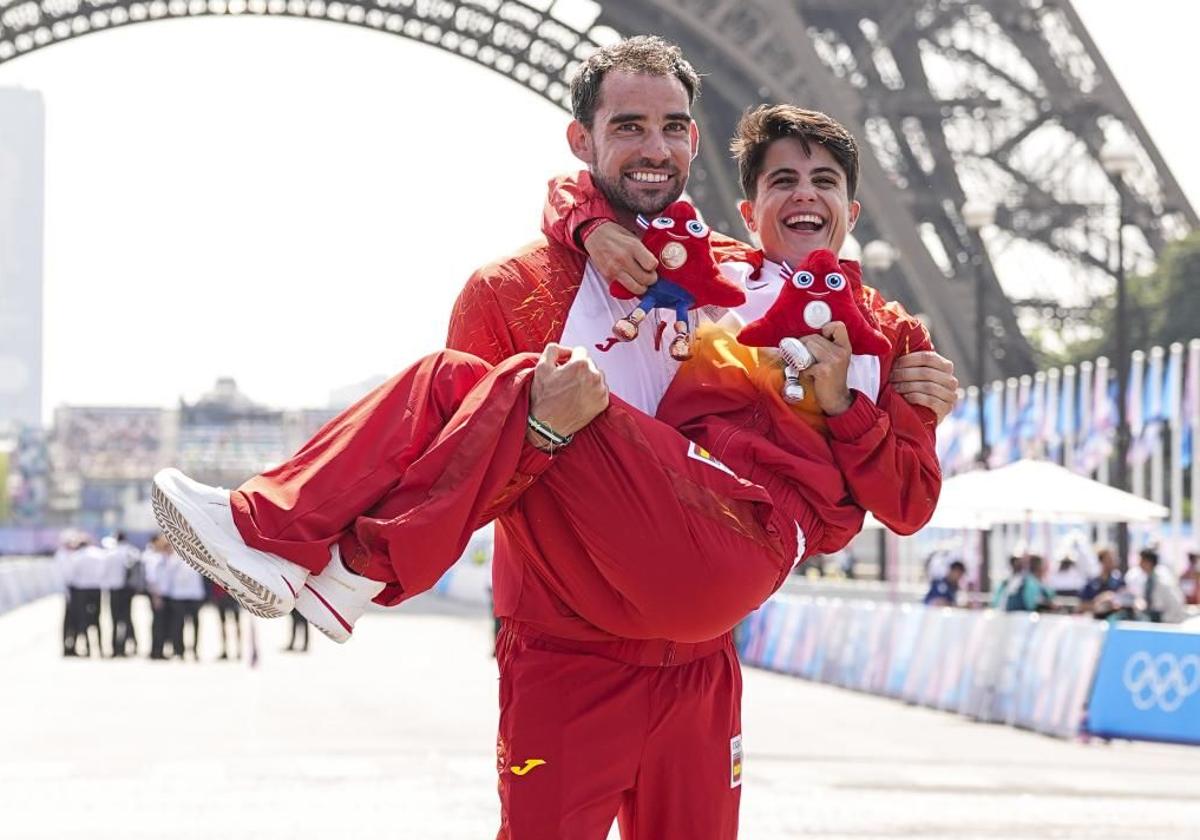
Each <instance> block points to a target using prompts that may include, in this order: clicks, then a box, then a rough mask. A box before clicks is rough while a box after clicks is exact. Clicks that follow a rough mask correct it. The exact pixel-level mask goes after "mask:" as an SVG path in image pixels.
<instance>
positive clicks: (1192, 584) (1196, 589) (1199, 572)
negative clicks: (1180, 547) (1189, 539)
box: [1179, 551, 1200, 605]
mask: <svg viewBox="0 0 1200 840" xmlns="http://www.w3.org/2000/svg"><path fill="white" fill-rule="evenodd" d="M1179 588H1180V589H1182V590H1183V597H1184V599H1185V600H1186V601H1187V602H1188V603H1189V604H1193V605H1195V604H1200V551H1189V552H1188V555H1187V568H1186V569H1184V570H1183V574H1181V575H1180V576H1179Z"/></svg>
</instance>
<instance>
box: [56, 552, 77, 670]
mask: <svg viewBox="0 0 1200 840" xmlns="http://www.w3.org/2000/svg"><path fill="white" fill-rule="evenodd" d="M77 548H79V535H78V533H76V532H75V531H73V530H70V529H68V530H66V531H63V532H62V534H60V535H59V543H58V550H57V551H55V552H54V565H55V566H56V567H57V568H58V574H59V577H60V578H61V579H62V582H63V628H62V638H63V656H76V655H77V654H76V652H75V643H76V642H77V641H78V638H79V634H78V632H77V631H76V629H75V613H76V612H77V611H78V610H79V597H80V596H79V595H78V594H77V593H76V591H75V587H74V585H73V584H72V575H71V560H72V557H73V555H74V553H75V549H77Z"/></svg>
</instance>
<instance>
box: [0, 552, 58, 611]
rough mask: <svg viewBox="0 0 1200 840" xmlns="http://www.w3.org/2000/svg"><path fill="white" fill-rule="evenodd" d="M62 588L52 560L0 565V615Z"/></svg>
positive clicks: (23, 561) (11, 561)
mask: <svg viewBox="0 0 1200 840" xmlns="http://www.w3.org/2000/svg"><path fill="white" fill-rule="evenodd" d="M63 588H64V587H63V581H62V574H61V572H60V571H59V569H58V567H57V566H56V565H55V564H54V562H53V561H52V560H5V561H3V562H0V614H3V613H5V612H8V611H9V610H13V609H16V608H17V607H19V606H22V605H23V604H28V603H30V602H31V601H36V600H38V599H39V598H43V597H45V596H46V595H51V594H54V593H56V592H62V591H63Z"/></svg>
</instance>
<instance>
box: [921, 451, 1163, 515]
mask: <svg viewBox="0 0 1200 840" xmlns="http://www.w3.org/2000/svg"><path fill="white" fill-rule="evenodd" d="M1168 513H1169V512H1168V510H1167V509H1166V508H1165V507H1163V506H1162V505H1159V504H1155V503H1154V502H1151V501H1148V500H1146V499H1143V498H1140V497H1138V496H1135V495H1133V494H1132V493H1126V492H1125V491H1123V490H1118V489H1117V488H1115V487H1109V486H1108V485H1107V484H1101V483H1100V482H1098V481H1093V480H1092V479H1090V478H1087V477H1085V476H1082V475H1078V474H1076V473H1073V472H1071V471H1070V470H1068V469H1065V468H1064V467H1060V466H1058V465H1057V464H1053V463H1050V462H1049V461H1032V460H1023V461H1017V462H1015V463H1012V464H1008V465H1007V466H1003V467H998V468H997V469H994V470H976V471H975V472H969V473H964V474H963V475H956V476H954V478H951V479H947V480H946V482H945V483H943V484H942V495H941V498H940V500H939V502H938V507H937V512H936V513H935V514H934V521H932V522H930V523H929V524H930V525H931V526H935V527H959V528H961V527H964V526H966V525H967V524H970V523H973V524H974V526H975V527H978V528H987V527H990V526H992V525H1002V524H1006V523H1020V522H1097V523H1100V522H1135V523H1136V522H1152V521H1154V520H1157V519H1163V518H1165V517H1166V516H1167V515H1168ZM943 523H947V524H943Z"/></svg>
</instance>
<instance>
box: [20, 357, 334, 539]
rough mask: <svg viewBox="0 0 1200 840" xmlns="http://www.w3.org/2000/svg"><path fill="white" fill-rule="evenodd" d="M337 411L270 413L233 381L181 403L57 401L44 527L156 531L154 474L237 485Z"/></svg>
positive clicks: (285, 454)
mask: <svg viewBox="0 0 1200 840" xmlns="http://www.w3.org/2000/svg"><path fill="white" fill-rule="evenodd" d="M334 414H336V412H335V411H334V410H333V409H325V408H322V409H294V410H293V409H288V410H281V409H274V408H268V407H265V406H262V405H259V404H258V403H256V402H254V401H253V400H252V399H250V398H249V397H248V396H246V395H245V394H243V393H242V392H241V391H239V390H238V387H237V383H236V382H235V381H234V380H233V379H231V378H228V377H224V378H221V379H218V380H217V382H216V385H215V386H214V387H213V389H212V390H210V391H209V392H207V393H206V394H204V395H203V396H201V397H200V399H198V400H196V401H195V402H194V403H186V402H180V404H179V407H178V408H177V409H166V408H148V407H137V406H61V407H60V408H58V409H57V410H56V411H55V412H54V426H53V428H52V429H51V430H50V433H49V442H48V445H47V449H48V453H49V462H50V468H49V471H48V472H49V493H48V499H47V502H46V506H45V514H44V516H43V518H42V521H44V522H45V523H46V524H52V525H67V524H70V525H77V526H82V527H88V528H118V527H121V528H125V529H127V530H132V531H149V530H153V529H154V527H155V525H154V518H153V514H152V511H151V509H150V479H151V478H152V477H153V476H154V473H155V472H157V471H158V470H160V469H162V468H163V467H167V466H176V467H179V468H180V469H181V470H183V471H184V472H185V473H187V474H188V475H190V476H192V477H193V478H195V479H197V480H199V481H203V482H204V483H206V484H213V485H217V486H221V487H237V486H238V485H240V484H241V483H242V482H244V481H245V480H246V479H248V478H250V476H252V475H255V474H257V473H260V472H263V471H264V470H267V469H269V468H270V467H272V466H274V465H276V464H278V463H280V462H281V461H283V460H284V459H285V458H287V457H288V456H289V455H291V454H292V453H293V452H295V451H296V450H297V449H299V448H300V445H301V444H303V443H304V442H305V441H306V440H308V439H309V438H310V437H312V436H313V434H314V433H315V432H316V431H317V430H318V429H319V428H320V427H321V426H322V425H324V424H325V423H326V422H328V421H329V419H330V418H332V417H333V416H334Z"/></svg>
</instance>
